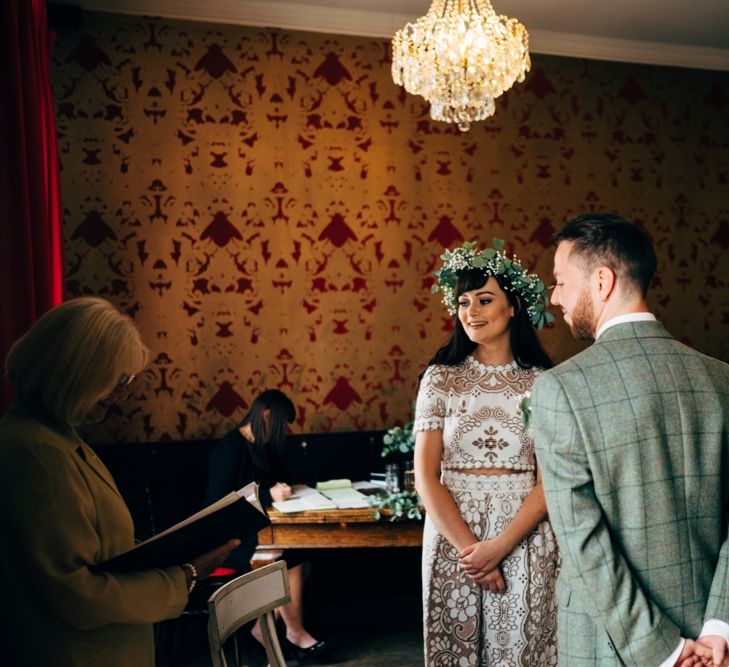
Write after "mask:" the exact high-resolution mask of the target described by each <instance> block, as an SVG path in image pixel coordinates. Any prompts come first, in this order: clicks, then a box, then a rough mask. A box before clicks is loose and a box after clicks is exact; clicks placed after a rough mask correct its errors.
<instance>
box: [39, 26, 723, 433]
mask: <svg viewBox="0 0 729 667" xmlns="http://www.w3.org/2000/svg"><path fill="white" fill-rule="evenodd" d="M52 75H53V81H54V94H55V99H56V104H57V111H58V132H59V142H60V146H59V148H60V153H61V160H62V185H63V202H64V208H65V243H66V245H65V252H66V270H67V294H68V296H76V295H81V294H99V295H102V296H105V297H107V298H109V299H110V300H112V301H113V302H114V303H116V304H117V305H119V306H120V307H121V308H122V309H123V310H125V311H126V312H128V313H130V314H131V315H132V316H133V317H134V318H135V320H136V321H137V323H138V324H139V326H140V328H141V330H142V333H143V335H144V338H145V340H146V342H147V343H148V345H149V347H150V349H151V350H152V361H151V364H150V366H149V368H148V370H147V371H146V373H145V374H144V375H143V377H142V378H140V380H139V381H138V384H137V386H136V389H135V391H134V392H133V394H132V396H131V397H130V399H129V400H128V401H127V402H126V403H125V404H123V405H122V406H120V407H119V408H118V409H117V410H116V411H115V413H114V414H113V415H112V416H111V418H110V419H108V420H107V421H106V422H105V423H104V424H102V425H100V426H99V427H97V428H96V429H95V430H94V431H93V433H92V434H91V437H92V439H93V440H95V441H98V442H110V441H122V442H123V441H146V440H156V439H160V438H172V439H183V438H185V439H188V438H205V437H214V436H219V435H222V434H223V433H224V432H225V431H226V430H227V429H228V428H229V427H230V426H231V424H232V423H233V421H235V420H237V419H240V417H241V416H242V414H243V411H244V410H245V408H246V406H247V405H248V404H249V402H250V401H251V399H252V398H253V397H254V396H255V394H256V392H257V391H259V390H260V389H262V388H264V387H279V388H281V389H282V390H283V391H285V392H287V393H288V394H289V395H290V396H291V397H292V398H293V400H294V401H295V403H296V405H297V408H298V418H297V423H296V424H295V426H294V429H295V430H296V431H323V430H324V431H325V430H350V429H370V428H384V427H387V426H390V425H391V424H393V423H396V422H402V421H403V420H405V419H407V418H408V417H409V415H410V410H411V404H412V401H413V398H414V392H415V388H416V382H417V376H418V374H419V373H420V371H421V370H422V369H423V367H424V364H425V363H426V362H427V360H428V358H429V357H430V356H431V355H432V353H433V352H434V350H435V348H436V347H437V346H438V345H439V344H440V343H441V342H442V341H443V339H444V337H445V335H446V333H447V331H448V330H449V327H450V326H451V322H450V319H449V317H448V315H447V313H446V311H445V309H444V308H442V306H441V304H440V301H439V298H438V296H437V295H432V294H431V293H430V291H429V286H430V283H431V278H430V274H431V272H432V271H433V270H434V269H436V268H437V266H438V257H439V255H440V253H441V252H442V249H443V247H446V246H453V245H454V244H458V243H460V242H461V241H462V240H464V239H468V240H471V239H474V240H478V241H481V242H487V241H490V239H491V238H492V237H494V236H496V237H500V238H504V239H506V240H507V243H508V247H509V249H510V250H511V251H516V252H517V254H518V255H519V257H521V258H522V260H523V262H524V263H525V264H526V265H527V266H529V267H530V268H531V269H534V270H537V271H538V272H539V273H540V274H542V276H543V277H544V278H545V280H547V281H548V280H549V279H550V278H551V275H550V269H551V254H552V253H551V247H550V236H551V234H552V233H553V231H554V230H555V229H557V228H558V227H559V226H560V224H561V222H562V221H563V220H564V219H566V218H567V217H570V216H572V215H575V214H577V213H581V212H585V211H588V210H614V211H617V212H620V213H622V214H623V215H626V216H629V217H632V218H633V219H634V220H636V221H638V222H639V223H641V224H643V225H644V226H645V227H646V228H647V229H648V230H649V231H650V232H651V233H652V235H653V236H654V238H655V240H656V243H657V246H658V251H659V271H660V275H659V277H658V278H657V280H656V282H655V286H654V288H653V289H652V295H651V299H652V305H653V307H654V309H655V311H656V313H657V314H658V316H659V317H660V318H661V319H662V320H663V321H664V322H665V323H666V324H667V326H668V327H669V329H670V330H671V331H672V332H673V333H674V334H675V335H676V336H677V337H678V338H680V339H682V340H684V341H686V342H687V343H690V344H692V345H694V346H695V347H697V348H698V349H700V350H702V351H705V352H707V353H709V354H711V355H714V356H718V357H721V358H723V359H729V335H728V334H729V287H728V282H729V261H728V260H727V249H728V248H729V197H728V196H727V194H728V185H727V178H728V174H729V152H728V151H727V148H728V145H729V126H728V125H727V123H726V117H727V109H728V107H729V75H728V74H727V73H721V72H705V71H697V70H684V69H674V68H660V67H649V66H637V65H629V64H620V63H605V62H596V61H587V60H576V59H564V58H554V57H545V56H540V55H534V56H533V67H532V71H531V73H530V74H529V76H528V78H527V80H526V82H525V83H524V84H521V85H519V86H517V87H516V88H515V89H513V90H512V91H511V92H509V93H508V94H507V95H505V96H504V97H503V98H502V99H500V100H498V102H497V112H496V115H495V116H494V117H493V118H492V119H490V120H488V121H486V122H483V123H480V124H476V125H475V126H474V127H473V128H472V129H471V131H470V132H468V133H465V134H461V133H460V132H458V131H457V130H456V129H454V128H452V127H449V126H447V125H444V124H440V123H436V122H433V121H431V120H430V119H429V116H428V110H427V107H426V106H425V105H424V104H423V102H422V100H421V99H420V98H415V97H412V96H410V95H406V94H405V93H404V91H403V90H402V89H400V88H398V87H396V86H395V85H394V84H393V83H392V80H391V77H390V60H389V51H388V43H387V42H386V41H384V40H376V39H370V38H357V37H349V36H331V35H319V34H310V33H301V32H294V31H281V30H273V29H260V28H242V27H236V26H217V25H209V24H193V23H186V22H174V21H169V20H156V19H150V18H140V17H128V16H127V17H124V16H116V15H112V14H101V13H98V14H96V13H88V14H86V15H85V25H84V26H83V27H82V28H79V29H76V30H73V31H65V32H61V34H59V35H58V40H57V43H56V47H55V51H54V62H53V65H52ZM543 340H544V343H545V345H546V347H547V349H548V351H549V352H550V353H551V354H552V355H553V356H554V357H555V358H556V359H557V360H562V359H565V358H566V357H568V356H569V355H571V354H573V353H574V352H576V351H577V350H579V349H581V348H582V344H581V343H577V342H575V341H573V340H572V339H571V337H570V336H569V333H568V332H567V330H566V328H565V327H564V325H563V324H562V323H561V322H558V323H557V324H556V325H553V326H552V327H550V328H549V329H548V330H545V331H544V333H543Z"/></svg>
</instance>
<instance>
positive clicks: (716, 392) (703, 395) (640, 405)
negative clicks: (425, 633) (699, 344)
mask: <svg viewBox="0 0 729 667" xmlns="http://www.w3.org/2000/svg"><path fill="white" fill-rule="evenodd" d="M531 410H532V414H531V428H532V429H533V433H534V440H535V446H536V451H537V460H538V462H539V464H540V466H541V470H542V478H543V483H544V493H545V496H546V499H547V506H548V509H549V516H550V519H551V522H552V525H553V526H554V531H555V533H556V535H557V539H558V542H559V546H560V550H561V553H562V558H563V569H562V572H561V574H560V577H559V580H558V582H557V592H558V599H559V605H560V611H559V617H558V624H559V627H558V635H559V652H560V660H559V661H560V665H568V666H570V667H572V666H573V665H574V666H575V667H579V666H580V665H635V666H636V667H637V666H640V667H645V666H646V665H659V664H660V663H661V662H662V661H664V660H666V659H667V658H668V657H669V656H670V655H671V653H672V652H673V651H674V650H675V649H676V647H677V646H678V642H679V638H680V637H681V636H685V637H696V636H697V635H698V634H699V632H700V631H701V627H702V625H703V623H704V621H705V620H707V619H709V618H717V619H720V620H723V621H729V545H728V544H727V527H728V523H729V521H728V518H729V440H728V439H729V366H728V365H727V364H725V363H722V362H720V361H718V360H716V359H712V358H710V357H706V356H704V355H702V354H699V353H698V352H696V351H694V350H692V349H690V348H688V347H686V346H685V345H683V344H681V343H679V342H678V341H676V340H674V339H673V338H672V337H671V336H670V334H668V332H667V331H666V330H665V328H664V327H663V326H662V325H661V324H659V323H658V322H632V323H626V324H618V325H614V326H612V327H610V328H609V329H607V330H606V331H605V332H604V334H603V335H602V336H600V338H599V339H598V340H597V341H596V342H595V344H594V345H592V346H591V347H590V348H588V349H587V350H585V351H584V352H582V353H580V354H578V355H576V356H575V357H573V358H572V359H570V360H568V361H566V362H565V363H563V364H560V365H559V366H557V367H555V368H553V369H551V370H549V371H547V372H545V373H542V374H541V375H540V376H539V378H538V379H537V380H536V382H535V385H534V389H533V393H532V399H531Z"/></svg>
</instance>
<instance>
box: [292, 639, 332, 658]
mask: <svg viewBox="0 0 729 667" xmlns="http://www.w3.org/2000/svg"><path fill="white" fill-rule="evenodd" d="M286 648H287V649H288V651H290V652H291V653H292V654H293V655H294V657H295V658H296V659H297V660H298V661H299V662H306V661H307V660H314V659H316V658H319V657H321V656H322V655H323V654H324V653H326V652H327V651H328V650H329V644H327V643H326V642H317V643H316V644H312V645H311V646H309V647H308V648H301V647H300V646H296V644H292V643H291V642H290V641H289V640H288V639H287V640H286Z"/></svg>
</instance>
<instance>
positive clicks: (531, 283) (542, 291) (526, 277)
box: [431, 239, 554, 329]
mask: <svg viewBox="0 0 729 667" xmlns="http://www.w3.org/2000/svg"><path fill="white" fill-rule="evenodd" d="M503 247H504V242H503V241H502V240H501V239H494V247H493V248H486V249H485V250H480V251H479V249H478V248H477V247H476V243H475V242H473V241H466V243H464V244H463V245H462V246H461V247H460V248H456V249H455V250H446V251H445V252H444V253H443V254H442V255H441V256H440V258H441V259H442V260H443V266H442V267H441V269H440V271H436V272H435V273H434V274H433V275H434V276H435V277H436V279H437V281H438V282H437V284H434V285H433V287H432V288H431V289H432V291H433V292H443V303H444V304H445V305H446V307H447V308H448V312H449V313H450V314H451V315H455V314H456V312H457V311H458V299H456V283H457V282H458V273H459V272H460V271H468V270H469V269H483V272H484V274H487V275H490V276H501V278H503V279H505V281H504V282H505V283H506V284H505V286H504V287H505V289H507V290H509V291H513V292H515V293H516V295H517V296H518V297H519V298H520V299H521V301H522V304H523V305H524V307H525V308H526V311H527V313H528V315H529V319H530V320H531V323H532V324H533V325H534V326H535V327H536V328H537V329H541V328H542V327H543V326H544V325H545V324H548V323H549V322H554V316H553V315H552V314H551V313H549V312H547V289H546V287H545V286H544V283H543V282H542V281H541V280H540V279H539V276H537V275H536V274H535V273H527V270H526V269H525V268H524V267H523V266H522V265H521V263H520V262H519V260H518V259H517V258H516V256H514V257H513V258H512V259H509V258H508V257H507V256H506V255H505V254H504V253H503V252H502V249H503Z"/></svg>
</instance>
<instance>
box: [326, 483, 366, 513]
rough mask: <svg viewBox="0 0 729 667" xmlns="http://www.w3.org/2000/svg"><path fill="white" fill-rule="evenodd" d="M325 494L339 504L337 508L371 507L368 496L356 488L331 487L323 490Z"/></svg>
mask: <svg viewBox="0 0 729 667" xmlns="http://www.w3.org/2000/svg"><path fill="white" fill-rule="evenodd" d="M323 494H324V495H325V496H326V497H327V498H329V499H330V500H332V501H334V502H335V503H336V504H337V508H338V509H340V510H344V509H360V508H363V507H369V506H370V504H369V502H367V496H365V495H364V494H363V493H360V492H359V491H356V490H355V489H352V488H349V489H330V490H328V491H323Z"/></svg>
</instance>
